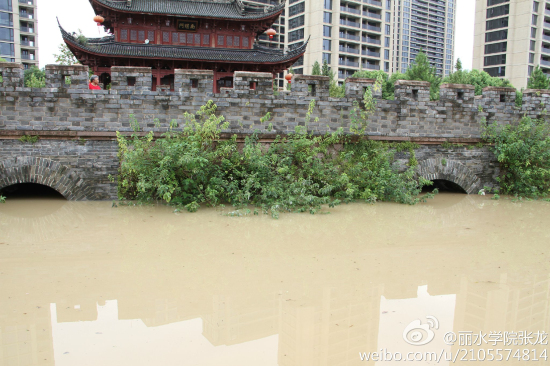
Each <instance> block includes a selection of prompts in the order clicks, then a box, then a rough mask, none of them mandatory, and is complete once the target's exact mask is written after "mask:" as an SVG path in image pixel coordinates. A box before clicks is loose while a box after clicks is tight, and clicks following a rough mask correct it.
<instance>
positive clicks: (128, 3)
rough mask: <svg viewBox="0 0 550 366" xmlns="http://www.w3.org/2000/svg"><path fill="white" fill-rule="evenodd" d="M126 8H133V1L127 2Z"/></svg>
mask: <svg viewBox="0 0 550 366" xmlns="http://www.w3.org/2000/svg"><path fill="white" fill-rule="evenodd" d="M126 6H127V7H129V8H131V7H132V0H126Z"/></svg>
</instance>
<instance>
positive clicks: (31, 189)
mask: <svg viewBox="0 0 550 366" xmlns="http://www.w3.org/2000/svg"><path fill="white" fill-rule="evenodd" d="M0 195H2V196H4V197H6V198H7V199H13V198H17V199H21V198H48V199H60V200H66V198H65V197H64V196H63V195H62V194H61V193H59V192H58V191H56V190H55V189H53V188H51V187H48V186H47V185H44V184H39V183H16V184H12V185H10V186H7V187H4V188H2V189H0Z"/></svg>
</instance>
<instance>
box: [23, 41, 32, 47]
mask: <svg viewBox="0 0 550 366" xmlns="http://www.w3.org/2000/svg"><path fill="white" fill-rule="evenodd" d="M20 44H21V46H23V47H36V46H35V44H34V41H21V42H20Z"/></svg>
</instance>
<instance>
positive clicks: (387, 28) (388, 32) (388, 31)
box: [386, 24, 390, 35]
mask: <svg viewBox="0 0 550 366" xmlns="http://www.w3.org/2000/svg"><path fill="white" fill-rule="evenodd" d="M386 34H387V35H390V25H389V24H386Z"/></svg>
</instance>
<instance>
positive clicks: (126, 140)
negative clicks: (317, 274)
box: [117, 101, 430, 218]
mask: <svg viewBox="0 0 550 366" xmlns="http://www.w3.org/2000/svg"><path fill="white" fill-rule="evenodd" d="M184 121H185V125H184V128H183V131H182V132H175V131H173V130H172V129H171V130H170V131H168V132H167V133H165V134H164V135H162V137H161V138H159V139H156V140H155V139H154V138H153V133H152V132H149V133H148V134H146V135H145V136H140V135H138V134H137V133H135V134H133V135H132V136H131V137H125V136H123V135H121V134H120V133H118V134H117V139H118V144H119V158H120V162H121V165H120V169H119V176H118V194H119V198H120V199H121V200H138V201H140V202H154V201H158V200H160V201H164V202H166V203H169V204H171V205H174V206H177V208H178V209H179V208H183V207H185V208H186V209H187V210H188V211H190V212H194V211H196V210H197V209H199V207H200V206H201V205H208V206H219V205H223V204H225V203H229V204H231V205H233V206H235V207H236V208H237V209H245V210H247V207H257V208H260V209H261V210H263V212H264V213H267V214H270V215H271V216H272V217H275V218H277V217H279V214H280V213H281V212H310V213H312V214H314V213H316V212H319V211H320V210H321V207H322V206H323V205H328V206H329V207H333V206H335V205H338V204H340V203H342V202H352V201H365V202H370V203H374V202H376V201H392V202H399V203H406V204H415V203H417V202H419V201H420V200H421V199H422V198H421V197H419V196H418V195H419V194H420V192H421V189H422V187H423V186H424V185H429V184H430V182H429V181H426V180H425V179H423V178H417V177H416V176H415V166H414V162H415V161H416V159H412V160H411V161H412V163H413V164H411V163H410V164H409V167H408V168H407V169H406V171H404V172H399V170H398V167H397V166H396V164H395V154H396V152H398V151H403V150H407V149H409V150H410V151H413V148H414V146H413V145H411V146H409V145H410V144H409V145H407V146H400V145H396V144H388V143H383V142H378V141H370V140H358V139H357V138H352V137H350V136H349V135H344V134H343V130H342V129H340V130H339V131H337V132H334V133H331V134H326V135H323V136H319V135H313V134H310V133H308V131H307V127H306V126H298V128H297V129H296V131H295V133H293V134H290V135H286V136H278V137H277V138H276V139H275V141H274V142H273V143H271V144H269V145H268V146H266V145H264V144H261V143H260V142H259V139H258V136H257V135H251V136H249V137H247V138H246V140H245V142H244V146H242V148H239V146H238V145H237V140H236V136H233V137H232V138H231V139H229V140H225V141H220V139H219V136H220V133H221V131H222V130H223V129H225V128H227V127H228V123H227V122H226V121H225V120H224V117H223V116H217V115H216V105H215V104H214V103H213V102H212V101H209V102H208V103H207V104H206V105H205V106H203V107H201V109H200V110H199V111H198V112H197V113H196V115H193V114H188V113H186V114H185V115H184ZM172 127H176V125H175V123H173V124H172ZM136 130H137V129H136ZM412 155H414V151H413V154H412Z"/></svg>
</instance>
